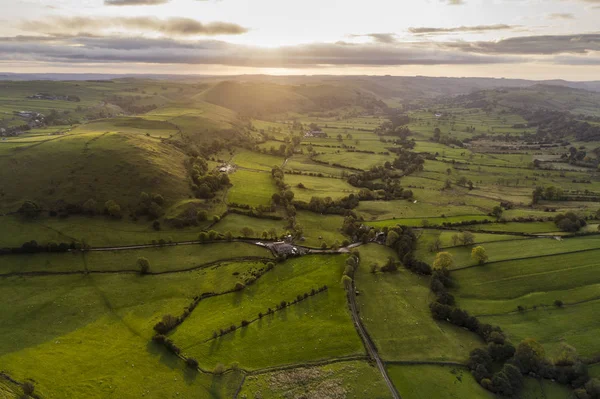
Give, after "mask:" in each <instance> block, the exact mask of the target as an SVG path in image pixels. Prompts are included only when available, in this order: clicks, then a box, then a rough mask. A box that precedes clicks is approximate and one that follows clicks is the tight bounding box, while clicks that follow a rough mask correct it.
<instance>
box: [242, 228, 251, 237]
mask: <svg viewBox="0 0 600 399" xmlns="http://www.w3.org/2000/svg"><path fill="white" fill-rule="evenodd" d="M241 231H242V235H243V236H244V237H246V238H248V237H250V236H252V235H253V234H254V230H252V229H251V228H250V227H247V226H246V227H243V228H242V230H241Z"/></svg>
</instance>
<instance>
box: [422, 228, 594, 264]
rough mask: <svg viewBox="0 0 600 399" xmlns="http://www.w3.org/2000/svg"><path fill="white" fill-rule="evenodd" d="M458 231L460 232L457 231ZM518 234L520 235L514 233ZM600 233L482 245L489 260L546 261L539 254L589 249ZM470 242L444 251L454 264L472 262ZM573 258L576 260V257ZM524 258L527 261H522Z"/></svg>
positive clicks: (578, 256) (427, 258) (425, 256)
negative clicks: (449, 255)
mask: <svg viewBox="0 0 600 399" xmlns="http://www.w3.org/2000/svg"><path fill="white" fill-rule="evenodd" d="M458 234H459V235H460V233H458ZM517 238H519V237H517ZM599 244H600V236H587V237H576V238H565V239H563V240H562V241H557V240H556V239H554V238H534V239H528V240H511V241H506V242H503V241H497V242H488V243H485V244H484V245H483V247H484V248H485V250H486V253H487V255H488V257H489V260H488V263H489V262H502V261H506V260H510V259H523V258H534V259H532V262H536V261H538V262H542V263H543V262H547V261H548V260H549V259H547V258H538V259H537V260H535V258H536V257H541V256H548V255H555V254H561V253H565V252H567V253H568V252H576V251H588V250H594V249H597V248H599ZM471 249H472V246H461V247H454V248H447V249H444V251H446V252H449V253H450V254H452V256H453V258H454V264H455V266H454V268H463V267H468V266H475V265H476V264H477V262H476V261H475V260H473V259H472V258H471ZM593 253H594V252H590V253H587V255H586V252H583V253H581V254H572V255H566V257H565V259H570V258H569V256H573V258H572V259H574V260H573V262H577V261H579V260H580V259H583V258H586V257H588V258H589V257H593V255H592V254H593ZM434 258H435V254H434V253H430V252H427V253H424V254H423V259H424V260H425V261H427V262H429V263H433V260H434ZM575 259H576V260H575ZM524 262H527V261H524Z"/></svg>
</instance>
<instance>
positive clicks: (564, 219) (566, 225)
mask: <svg viewBox="0 0 600 399" xmlns="http://www.w3.org/2000/svg"><path fill="white" fill-rule="evenodd" d="M554 223H555V224H556V227H558V228H559V229H560V230H561V231H567V232H570V233H575V232H577V231H579V230H580V229H581V228H582V227H584V226H586V225H587V222H586V221H585V219H584V218H582V217H580V216H577V215H576V214H575V213H573V212H567V213H564V214H562V213H561V214H560V215H556V217H555V218H554Z"/></svg>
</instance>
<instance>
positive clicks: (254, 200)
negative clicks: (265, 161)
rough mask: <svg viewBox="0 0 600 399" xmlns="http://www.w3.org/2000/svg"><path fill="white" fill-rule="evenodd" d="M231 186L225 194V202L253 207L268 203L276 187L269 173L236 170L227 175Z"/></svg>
mask: <svg viewBox="0 0 600 399" xmlns="http://www.w3.org/2000/svg"><path fill="white" fill-rule="evenodd" d="M229 179H230V180H231V184H233V187H231V188H230V189H229V193H228V194H227V202H228V203H230V204H231V203H233V204H243V205H250V206H253V207H256V206H260V205H269V204H270V203H271V197H272V196H273V194H275V192H276V191H277V187H276V186H275V183H274V181H273V179H272V177H271V173H266V172H251V171H247V170H238V171H236V172H235V173H233V174H232V175H230V176H229Z"/></svg>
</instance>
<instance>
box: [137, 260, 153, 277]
mask: <svg viewBox="0 0 600 399" xmlns="http://www.w3.org/2000/svg"><path fill="white" fill-rule="evenodd" d="M137 266H138V268H139V269H140V274H148V273H149V272H150V261H149V260H148V259H146V258H138V260H137Z"/></svg>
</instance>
